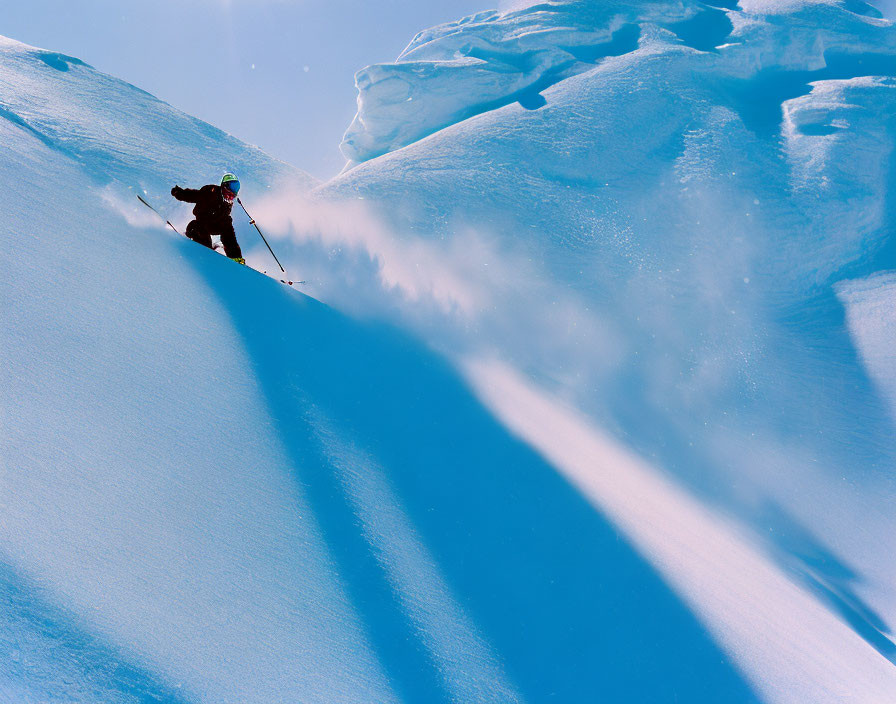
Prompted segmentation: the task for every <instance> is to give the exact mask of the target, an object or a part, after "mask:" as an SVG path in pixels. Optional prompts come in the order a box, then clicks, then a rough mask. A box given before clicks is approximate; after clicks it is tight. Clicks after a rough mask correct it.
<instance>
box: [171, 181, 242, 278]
mask: <svg viewBox="0 0 896 704" xmlns="http://www.w3.org/2000/svg"><path fill="white" fill-rule="evenodd" d="M239 190H240V182H239V181H238V180H237V177H236V176H234V175H233V174H224V177H223V178H222V179H221V185H220V186H215V185H214V184H209V185H208V186H203V187H202V188H200V189H199V190H196V189H193V188H181V187H180V186H175V187H174V188H172V189H171V195H173V196H174V197H175V198H177V199H178V200H181V201H184V202H185V203H195V204H196V207H195V208H193V215H195V216H196V219H195V220H193V221H192V222H191V223H190V224H189V225H187V231H186V234H187V237H189V238H190V239H191V240H193V241H194V242H198V243H199V244H204V245H205V246H206V247H208V248H209V249H212V235H219V236H220V237H221V244H222V245H224V254H226V255H227V256H228V257H230V258H231V259H233V260H234V261H236V262H239V263H240V264H245V263H246V260H245V259H243V253H242V252H241V251H240V245H239V243H238V242H237V241H236V232H234V230H233V219H232V218H231V217H230V209H231V208H233V201H234V200H236V194H237V193H239Z"/></svg>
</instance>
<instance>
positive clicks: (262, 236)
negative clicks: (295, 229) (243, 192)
mask: <svg viewBox="0 0 896 704" xmlns="http://www.w3.org/2000/svg"><path fill="white" fill-rule="evenodd" d="M236 202H237V203H239V204H240V207H241V208H242V209H243V212H244V213H245V214H246V216H247V217H248V218H249V224H250V225H255V229H256V230H258V234H259V235H261V241H262V242H264V243H265V245H266V246H267V248H268V251H269V252H270V253H271V256H272V257H273V258H274V261H275V262H277V266H279V267H280V271H282V272H283V273H284V274H285V273H286V269H284V268H283V265H282V264H281V263H280V260H279V259H277V255H276V254H274V250H273V249H271V245H269V244H268V241H267V240H266V239H265V238H264V235H263V234H262V232H261V229H260V228H259V227H258V225H257V224H256V222H255V218H253V217H252V216H251V215H249V211H248V210H246V206H245V205H243V201H241V200H240V199H239V198H237V199H236Z"/></svg>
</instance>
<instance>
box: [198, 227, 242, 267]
mask: <svg viewBox="0 0 896 704" xmlns="http://www.w3.org/2000/svg"><path fill="white" fill-rule="evenodd" d="M186 234H187V237H189V238H190V239H191V240H193V241H194V242H198V243H199V244H201V245H205V246H206V247H208V248H209V249H213V247H212V235H213V234H214V235H220V236H221V244H222V245H224V254H226V255H227V256H228V257H230V258H231V259H237V258H239V257H242V256H243V253H242V252H241V251H240V245H239V243H238V242H237V241H236V233H235V232H234V231H233V227H232V226H231V227H223V228H221V232H210V231H209V230H208V228H206V227H203V225H202V223H200V222H199V221H198V220H193V221H191V222H190V224H189V225H187V230H186Z"/></svg>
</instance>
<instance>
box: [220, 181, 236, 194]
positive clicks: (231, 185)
mask: <svg viewBox="0 0 896 704" xmlns="http://www.w3.org/2000/svg"><path fill="white" fill-rule="evenodd" d="M221 188H224V189H226V190H228V191H230V192H231V193H233V195H236V194H237V193H239V192H240V182H239V181H225V182H224V183H222V184H221Z"/></svg>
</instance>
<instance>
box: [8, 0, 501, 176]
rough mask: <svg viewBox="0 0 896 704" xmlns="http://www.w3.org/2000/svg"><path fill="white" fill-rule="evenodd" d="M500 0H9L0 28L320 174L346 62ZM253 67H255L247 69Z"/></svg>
mask: <svg viewBox="0 0 896 704" xmlns="http://www.w3.org/2000/svg"><path fill="white" fill-rule="evenodd" d="M497 4H498V3H497V0H424V1H422V2H421V1H419V0H416V1H415V0H376V2H369V1H368V0H243V1H242V2H239V1H238V0H180V1H175V0H150V1H148V2H146V1H144V2H122V1H121V0H86V1H85V2H71V0H66V1H63V0H27V1H16V0H6V1H5V2H3V3H2V5H3V12H2V19H3V22H2V25H0V34H3V35H5V36H8V37H11V38H12V39H17V40H19V41H22V42H25V43H27V44H33V45H35V46H39V47H42V48H45V49H52V50H54V51H60V52H63V53H65V54H70V55H72V56H76V57H78V58H80V59H83V60H84V61H86V62H87V63H89V64H92V65H93V66H95V67H96V68H98V69H100V70H102V71H105V72H107V73H111V74H113V75H115V76H118V77H120V78H123V79H125V80H127V81H129V82H131V83H133V84H135V85H137V86H139V87H140V88H143V89H144V90H147V91H149V92H150V93H153V94H154V95H156V96H158V97H159V98H162V99H163V100H166V101H168V102H169V103H171V104H172V105H174V106H176V107H178V108H180V109H182V110H184V111H185V112H188V113H190V114H192V115H195V116H196V117H199V118H201V119H203V120H206V121H208V122H211V123H212V124H214V125H215V126H217V127H220V128H221V129H224V130H226V131H228V132H231V133H232V134H234V135H236V136H237V137H239V138H240V139H242V140H244V141H246V142H249V143H251V144H257V145H258V146H260V147H261V148H262V149H264V150H266V151H267V152H269V153H270V154H271V155H272V156H275V157H278V158H280V159H283V160H285V161H288V162H290V163H292V164H294V165H295V166H298V167H299V168H302V169H305V170H306V171H309V172H310V173H312V174H314V175H315V176H318V177H320V178H327V177H329V176H332V175H334V174H336V173H337V172H338V171H339V170H340V169H341V168H342V165H343V164H344V159H343V158H342V156H341V155H340V153H339V148H338V146H339V142H340V140H341V137H342V133H343V131H344V130H345V128H346V127H347V126H348V124H349V122H350V121H351V118H352V116H353V115H354V113H355V90H354V79H353V76H354V73H355V71H357V70H358V69H360V68H362V67H364V66H366V65H368V64H371V63H377V62H382V61H390V60H392V59H394V58H395V57H396V56H397V55H398V54H399V53H400V52H401V50H402V49H403V48H404V47H405V46H406V45H407V43H408V42H409V41H410V40H411V38H412V37H413V36H414V34H415V33H416V32H418V31H419V30H421V29H425V28H427V27H430V26H432V25H434V24H438V23H440V22H446V21H450V20H453V19H458V18H460V17H462V16H464V15H467V14H470V13H471V12H475V11H477V10H482V9H489V8H491V7H495V6H496V5H497ZM253 67H254V68H253Z"/></svg>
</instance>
